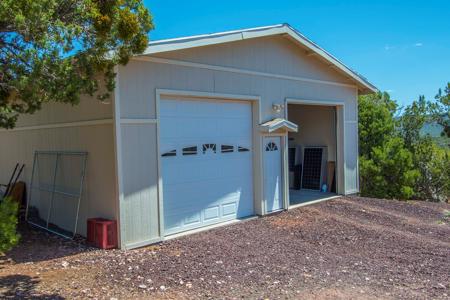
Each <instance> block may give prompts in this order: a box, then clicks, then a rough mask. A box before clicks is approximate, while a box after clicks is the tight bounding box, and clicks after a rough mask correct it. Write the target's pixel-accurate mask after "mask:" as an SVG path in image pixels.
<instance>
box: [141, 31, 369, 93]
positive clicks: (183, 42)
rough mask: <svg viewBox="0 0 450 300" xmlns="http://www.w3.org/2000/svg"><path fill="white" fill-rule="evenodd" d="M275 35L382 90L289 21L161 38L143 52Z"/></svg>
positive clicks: (365, 87) (364, 86) (366, 86)
mask: <svg viewBox="0 0 450 300" xmlns="http://www.w3.org/2000/svg"><path fill="white" fill-rule="evenodd" d="M274 35H285V36H289V37H290V38H292V39H293V40H294V41H296V42H298V43H299V44H301V45H303V46H304V47H306V48H307V49H308V50H309V51H311V53H314V54H317V55H318V56H320V57H322V58H323V59H325V60H326V61H328V62H329V63H330V64H332V65H333V66H335V67H336V68H337V69H338V70H340V71H342V72H344V73H345V74H346V75H348V76H349V77H350V79H351V80H353V81H355V82H356V83H357V84H358V85H359V86H360V87H362V90H364V91H368V92H378V89H377V88H376V87H375V86H374V85H373V84H371V83H370V82H369V81H368V80H367V79H366V78H365V77H363V76H362V75H361V74H359V73H358V72H356V71H354V70H352V69H351V68H349V67H348V66H346V65H345V64H344V63H342V62H341V61H340V60H338V59H337V58H336V57H334V56H333V55H331V54H330V53H329V52H327V51H326V50H324V49H323V48H321V47H319V46H318V45H317V44H316V43H314V42H313V41H311V40H310V39H308V38H307V37H305V36H304V35H303V34H301V33H300V32H299V31H297V30H296V29H295V28H293V27H291V26H290V25H289V24H277V25H272V26H264V27H256V28H248V29H242V30H233V31H225V32H218V33H211V34H203V35H194V36H188V37H181V38H174V39H165V40H157V41H152V42H150V43H149V46H148V47H147V49H146V50H145V51H144V53H143V54H141V55H151V54H155V53H162V52H168V51H175V50H182V49H189V48H195V47H202V46H208V45H215V44H222V43H229V42H234V41H239V40H246V39H252V38H258V37H267V36H274Z"/></svg>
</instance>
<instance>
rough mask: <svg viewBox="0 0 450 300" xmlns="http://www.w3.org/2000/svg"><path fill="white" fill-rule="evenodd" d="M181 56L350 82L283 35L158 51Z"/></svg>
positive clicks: (181, 57)
mask: <svg viewBox="0 0 450 300" xmlns="http://www.w3.org/2000/svg"><path fill="white" fill-rule="evenodd" d="M153 56H155V57H161V58H168V59H178V60H183V61H190V62H198V63H204V64H210V65H217V66H227V67H234V68H239V69H245V70H253V71H259V72H268V73H274V74H283V75H289V76H298V77H306V78H310V79H317V80H330V81H335V82H341V83H349V81H348V80H347V78H346V77H345V76H343V75H342V73H340V72H337V71H336V69H335V68H334V67H329V66H328V65H329V63H324V61H323V60H322V59H319V56H316V55H310V56H308V54H307V52H306V48H302V47H300V46H299V44H298V43H296V42H293V41H292V40H290V39H289V38H286V37H283V36H272V37H263V38H256V39H249V40H243V41H238V42H231V43H227V44H219V45H212V46H206V47H198V48H191V49H186V50H180V51H172V52H166V53H158V54H154V55H153Z"/></svg>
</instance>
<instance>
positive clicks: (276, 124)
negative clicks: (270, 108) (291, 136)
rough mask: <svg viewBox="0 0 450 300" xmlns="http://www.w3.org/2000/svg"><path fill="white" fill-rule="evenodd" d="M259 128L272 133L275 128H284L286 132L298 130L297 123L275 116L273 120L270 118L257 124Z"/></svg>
mask: <svg viewBox="0 0 450 300" xmlns="http://www.w3.org/2000/svg"><path fill="white" fill-rule="evenodd" d="M259 126H260V128H261V130H262V131H264V132H267V133H272V132H275V131H277V130H280V129H281V130H285V131H288V132H297V131H298V125H297V124H295V123H293V122H291V121H288V120H286V119H283V118H275V119H273V120H270V121H268V122H265V123H262V124H260V125H259Z"/></svg>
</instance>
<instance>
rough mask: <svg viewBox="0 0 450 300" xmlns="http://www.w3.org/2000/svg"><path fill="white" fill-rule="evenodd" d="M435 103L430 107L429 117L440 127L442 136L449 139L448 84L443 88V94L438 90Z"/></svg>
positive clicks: (449, 95) (449, 106) (449, 87)
mask: <svg viewBox="0 0 450 300" xmlns="http://www.w3.org/2000/svg"><path fill="white" fill-rule="evenodd" d="M435 99H436V102H435V103H433V104H432V105H431V115H432V117H433V120H434V121H435V122H436V123H437V124H439V125H441V126H442V128H443V129H442V133H441V135H442V136H445V137H447V138H450V82H447V86H446V87H445V88H444V92H442V90H441V89H439V91H438V93H437V95H436V97H435Z"/></svg>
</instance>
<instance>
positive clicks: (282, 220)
mask: <svg viewBox="0 0 450 300" xmlns="http://www.w3.org/2000/svg"><path fill="white" fill-rule="evenodd" d="M446 210H450V205H449V204H444V203H426V202H408V203H406V202H398V201H386V200H377V199H367V198H357V197H345V198H344V197H343V198H339V199H335V200H331V201H327V202H322V203H318V204H315V205H310V206H306V207H302V208H297V209H293V210H291V211H289V212H282V213H279V214H276V215H272V216H268V217H264V218H259V219H253V220H250V221H246V222H242V223H238V224H235V225H231V226H227V227H221V228H217V229H213V230H210V231H207V232H203V233H198V234H193V235H189V236H185V237H182V238H178V239H175V240H170V241H167V242H164V243H161V244H159V245H154V246H150V247H145V248H141V249H137V250H131V251H121V250H112V251H102V250H94V249H91V248H87V247H85V246H83V245H82V244H80V243H75V242H67V241H64V240H62V239H59V238H57V237H54V236H50V235H47V234H45V233H42V232H37V231H34V230H30V229H24V230H23V242H22V243H21V244H20V246H18V247H17V248H16V249H15V250H13V251H12V252H11V253H10V254H9V255H8V256H7V257H6V258H3V260H1V259H0V296H2V295H3V296H6V297H11V298H14V297H15V298H27V297H28V298H31V297H42V298H51V299H58V298H59V299H63V298H70V299H72V298H88V297H90V298H100V299H111V298H117V299H122V298H127V299H128V298H141V299H145V298H152V299H154V298H163V299H174V298H176V299H179V298H182V299H183V298H184V299H193V298H205V299H206V298H214V299H218V298H226V299H230V298H231V299H233V298H244V299H249V298H251V299H261V298H270V299H278V298H282V299H285V298H307V299H336V298H341V299H350V298H352V299H380V298H385V299H398V298H404V299H414V298H417V299H426V298H429V299H449V298H450V217H448V216H447V217H446V212H445V211H446Z"/></svg>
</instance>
